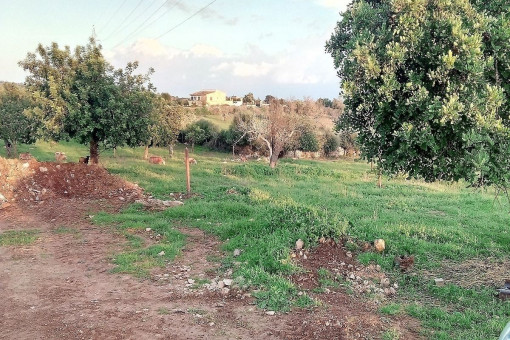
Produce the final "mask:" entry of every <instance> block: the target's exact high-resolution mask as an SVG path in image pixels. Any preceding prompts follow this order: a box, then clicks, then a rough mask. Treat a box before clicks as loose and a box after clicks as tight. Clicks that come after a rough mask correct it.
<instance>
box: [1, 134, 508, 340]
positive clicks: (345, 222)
mask: <svg viewBox="0 0 510 340" xmlns="http://www.w3.org/2000/svg"><path fill="white" fill-rule="evenodd" d="M2 149H3V148H2ZM21 151H30V152H31V153H32V154H33V155H34V156H35V157H36V158H37V160H38V161H51V160H52V159H53V153H54V152H55V151H65V152H66V154H67V155H68V159H69V160H71V161H73V160H77V159H78V157H79V156H81V155H85V154H87V150H86V148H85V147H83V146H80V145H77V144H75V143H73V142H69V143H60V144H59V145H54V146H51V145H50V144H48V143H45V142H38V143H37V144H36V145H35V146H30V148H29V147H28V146H22V147H21ZM151 153H152V154H154V155H160V156H163V157H165V158H166V160H167V162H166V165H163V166H154V165H150V164H148V163H147V162H145V161H143V160H142V159H141V158H142V154H143V150H142V149H128V148H123V149H119V150H118V152H117V157H115V158H114V157H113V155H112V153H111V152H109V151H105V152H103V153H102V154H101V160H100V161H101V163H102V165H103V166H104V167H105V168H106V169H107V170H108V171H109V172H110V173H112V174H116V175H118V176H120V177H122V178H123V179H125V180H127V181H130V182H133V183H137V184H138V185H139V186H140V187H142V188H143V189H145V191H146V193H150V194H151V195H153V196H154V197H156V198H160V199H172V198H175V197H178V196H179V193H181V192H183V191H185V177H184V170H183V169H184V164H183V161H182V159H183V149H182V147H179V148H177V150H176V154H175V156H174V158H173V159H170V158H168V157H167V152H166V151H165V150H164V149H151ZM0 155H1V156H5V155H4V154H0ZM193 157H195V158H196V159H197V160H198V164H197V165H194V166H193V167H192V191H193V192H194V193H196V195H194V196H192V197H191V198H189V199H186V200H185V203H184V205H182V206H179V207H175V208H169V209H167V210H164V211H145V210H143V209H142V207H141V206H140V205H139V204H123V205H122V206H118V207H117V205H116V204H113V203H111V202H110V201H107V203H108V202H110V203H109V204H106V205H104V204H101V203H97V204H96V203H94V202H87V204H90V206H86V207H82V208H81V210H80V209H79V208H76V206H74V209H75V210H76V211H77V212H76V213H83V215H84V216H85V215H86V216H91V217H90V218H89V219H88V221H87V223H88V224H86V225H84V224H79V225H78V226H76V227H73V226H72V223H65V220H59V223H60V224H59V225H55V224H54V223H55V222H52V221H51V219H49V220H48V221H47V223H46V222H45V223H46V224H47V228H49V229H48V230H51V232H52V237H54V238H58V237H65V238H66V240H68V241H69V242H68V243H67V244H68V245H69V246H70V247H71V246H73V245H74V244H75V241H73V240H82V239H83V238H82V236H80V235H81V234H83V233H86V232H87V230H90V228H93V230H94V233H95V234H94V237H96V239H97V240H98V242H100V243H105V244H106V245H107V246H108V252H106V253H104V252H103V253H101V254H102V255H101V256H102V257H101V261H104V260H105V259H106V260H107V264H104V265H103V267H101V268H107V269H108V272H106V273H102V274H101V275H103V276H102V279H104V280H107V281H109V282H110V284H109V288H110V289H113V288H112V287H114V286H115V284H116V283H115V280H120V281H122V284H124V283H125V282H127V281H126V280H133V281H132V282H133V286H136V289H137V291H140V292H141V291H142V290H143V287H145V286H149V287H148V288H147V292H145V293H140V294H142V296H144V297H146V298H147V299H148V301H152V302H153V303H154V305H153V306H150V307H147V309H150V311H149V312H147V313H150V312H153V313H154V314H156V315H158V317H160V318H162V320H166V321H169V320H174V321H175V318H174V319H172V317H174V316H175V317H177V318H178V319H179V320H180V321H182V322H191V323H192V324H193V325H194V326H195V328H196V329H194V331H196V332H198V333H193V334H202V335H204V334H205V335H204V336H206V337H207V336H209V337H210V338H234V337H237V338H248V337H253V336H255V338H257V336H258V337H259V338H260V337H264V338H289V339H293V338H294V339H295V338H300V336H298V335H297V334H293V333H292V329H299V330H300V332H301V334H303V338H317V339H321V338H326V337H327V338H335V336H336V338H339V339H351V338H357V337H358V336H359V338H364V339H408V338H410V336H413V337H414V338H420V337H421V338H423V339H497V337H498V335H499V333H500V332H501V330H502V329H503V328H504V326H505V325H506V323H507V322H508V321H509V320H510V302H508V301H506V302H504V301H501V300H499V299H498V298H497V297H496V296H495V294H496V288H499V287H501V286H502V285H503V283H504V280H505V279H510V229H509V221H510V206H509V204H508V200H507V198H506V197H504V196H503V195H498V196H496V192H495V191H494V190H493V189H491V188H486V189H485V188H484V189H473V188H466V184H465V183H462V182H461V183H449V182H448V183H446V182H440V183H425V182H422V181H419V180H407V179H405V178H404V177H397V178H385V179H384V181H383V185H384V187H383V188H381V189H379V188H377V187H376V178H375V174H374V173H372V172H371V171H370V166H369V165H367V164H366V163H364V162H362V161H357V160H347V159H342V160H335V161H331V160H322V161H305V160H292V159H284V160H281V162H280V164H279V165H278V167H277V168H276V169H274V170H272V169H270V168H269V167H268V166H267V164H262V163H260V162H257V161H249V162H246V163H238V162H233V161H232V160H231V157H230V155H228V154H222V153H215V152H210V151H208V150H206V149H201V148H197V149H196V150H195V154H194V155H193ZM171 193H172V195H170V194H171ZM59 202H60V204H65V203H62V202H64V201H59ZM116 202H117V203H119V202H118V201H116ZM75 203H76V202H74V203H73V204H75ZM103 203H104V202H103ZM117 208H118V209H117ZM9 209H16V207H14V208H13V207H11V208H8V209H5V210H3V211H2V210H0V214H9ZM34 209H36V208H34V207H32V208H30V209H27V210H26V211H28V212H33V214H34V216H35V215H36V214H37V213H36V212H35V210H34ZM0 216H1V215H0ZM9 216H13V215H9ZM75 218H78V219H79V218H80V217H77V216H75ZM82 219H83V218H82ZM22 222H23V223H24V224H25V225H32V226H33V227H32V228H29V229H30V230H28V229H26V230H25V229H23V228H22V227H21V225H22V223H21V222H20V223H18V224H16V225H14V224H15V223H10V224H9V223H6V222H0V232H1V234H0V256H2V262H3V263H5V261H6V260H11V261H15V262H16V263H17V265H19V266H21V265H22V264H23V265H25V264H27V263H30V262H29V261H28V260H27V261H28V262H22V259H23V256H22V255H21V253H23V249H25V250H26V249H28V250H26V251H27V252H29V253H30V252H31V254H32V255H31V256H33V257H34V258H38V256H39V257H41V256H42V257H43V258H44V256H45V255H44V254H47V253H48V252H50V250H48V249H45V250H44V251H42V253H38V254H39V255H33V254H35V253H37V249H38V247H39V248H40V247H41V242H42V241H43V240H44V239H45V237H46V236H44V237H43V236H41V235H47V233H46V231H45V229H44V228H43V227H39V228H36V223H32V224H31V223H28V222H27V221H26V220H25V221H22ZM90 223H92V224H90ZM91 226H92V227H91ZM147 228H150V230H151V232H154V233H155V234H157V235H160V236H159V238H156V239H151V240H146V239H145V237H144V233H145V230H148V229H147ZM38 233H39V234H38ZM38 235H39V238H38ZM108 235H113V236H112V238H113V239H111V240H105V239H103V238H108ZM321 238H324V239H326V240H328V239H329V238H334V239H335V242H337V243H338V244H339V246H335V245H334V244H333V245H332V243H320V242H319V240H320V239H321ZM377 238H383V239H384V240H385V241H386V250H385V251H384V252H383V253H377V252H376V251H373V250H371V249H367V248H369V247H368V245H367V243H370V242H372V241H373V240H375V239H377ZM298 239H302V240H304V247H305V253H304V254H305V255H307V256H305V257H309V258H310V260H309V261H308V260H307V259H306V258H304V257H303V255H300V254H299V251H297V252H294V251H293V249H294V247H295V243H296V241H297V240H298ZM100 240H101V241H100ZM73 242H74V243H73ZM76 242H78V241H76ZM200 242H205V243H204V244H202V245H201V244H200ZM119 244H120V245H119ZM122 245H123V246H122ZM30 247H35V248H34V249H32V248H30ZM328 247H329V248H328ZM236 250H237V254H236V255H234V252H236ZM326 250H327V251H326ZM62 251H64V250H62ZM67 251H69V252H71V253H74V251H73V250H72V249H68V250H67ZM162 251H163V252H164V256H161V255H160V254H161V252H162ZM34 252H35V253H34ZM239 253H240V254H239ZM13 254H14V255H13ZM41 254H42V255H41ZM187 254H188V255H189V254H192V256H193V257H195V259H197V261H198V262H197V263H195V262H193V261H190V259H189V256H188V255H187ZM328 254H329V255H328ZM347 254H349V255H350V254H354V258H353V259H351V258H350V256H348V255H347ZM89 255H90V256H98V255H97V254H96V255H94V254H92V253H91V254H89ZM319 255H320V256H319ZM400 255H409V256H414V265H413V266H412V267H411V268H410V269H409V270H408V271H406V272H402V271H401V270H399V268H398V267H396V266H395V264H394V259H395V257H396V256H400ZM46 256H47V255H46ZM76 256H77V255H76ZM187 256H188V257H187ZM328 256H338V258H339V259H340V258H341V259H342V261H343V262H345V264H349V263H351V262H349V261H351V260H352V261H353V262H352V265H353V267H355V268H357V269H360V270H359V272H360V273H369V272H370V270H371V269H370V268H375V266H377V265H379V266H380V268H381V271H382V274H377V275H378V276H377V275H376V276H374V275H372V276H370V275H368V274H367V275H368V276H367V277H364V278H362V281H363V279H364V281H370V282H372V281H373V282H374V284H376V285H378V284H379V281H378V280H381V277H383V278H389V280H390V282H391V284H392V285H393V284H394V283H396V285H395V287H397V289H396V293H395V294H380V293H378V292H377V291H373V290H372V291H370V290H366V291H364V292H360V291H359V290H357V288H356V287H357V286H356V285H357V283H356V282H354V281H352V280H350V279H349V277H348V272H347V271H346V270H343V269H340V270H338V268H339V267H338V268H337V267H335V266H332V265H328V260H329V259H328V258H327V257H328ZM200 257H204V259H202V260H198V259H199V258H200ZM20 259H21V260H20ZM312 260H313V261H312ZM20 261H21V262H20ZM174 261H175V262H174ZM307 261H308V262H307ZM329 262H331V261H329ZM194 264H195V267H193V265H194ZM312 264H313V265H312ZM108 266H109V267H108ZM172 266H173V267H172ZM175 266H180V267H179V268H183V267H186V266H191V267H193V268H192V269H191V272H192V273H193V275H196V276H192V277H190V278H191V281H189V282H188V284H189V285H191V287H195V286H196V288H197V289H196V291H195V292H203V291H205V293H203V294H205V295H200V294H198V295H197V294H195V295H193V299H192V300H193V302H192V303H191V304H190V305H189V306H186V305H185V304H184V302H182V301H181V302H180V303H181V304H184V305H183V306H185V307H182V306H181V307H179V308H181V309H182V310H183V311H184V312H183V313H182V314H183V315H181V313H180V312H174V310H175V309H176V308H178V307H175V305H172V303H171V302H169V301H168V302H166V304H165V303H156V302H154V300H153V299H152V300H151V298H150V297H149V296H148V295H150V294H154V295H157V294H160V293H157V292H155V288H154V287H153V285H154V284H153V282H155V280H156V279H155V278H161V277H164V273H165V270H166V269H168V268H170V267H172V268H175ZM18 270H20V271H21V272H23V271H22V268H21V267H19V268H18ZM353 270H354V269H353ZM23 273H25V272H23ZM25 274H26V275H28V274H27V273H25ZM346 274H347V276H346ZM5 275H6V274H3V276H4V278H3V280H5ZM91 275H94V274H91ZM381 275H382V276H381ZM360 276H361V274H360ZM217 277H229V278H231V279H232V280H233V284H232V290H231V291H230V293H229V294H232V292H234V291H235V292H236V294H237V295H234V296H231V295H227V297H225V296H221V293H218V294H220V296H219V297H218V296H216V295H212V296H209V297H207V298H203V299H204V300H203V301H201V300H200V299H201V296H208V295H207V294H208V293H209V291H208V289H207V288H205V287H209V286H210V284H211V283H212V282H213V281H214V282H216V281H217V279H216V278H217ZM308 278H310V280H311V281H313V282H315V283H316V284H315V285H313V287H312V286H308V285H307V284H305V283H303V282H306V280H307V279H308ZM436 278H443V279H444V280H445V285H436V284H434V279H436ZM0 279H2V277H1V276H0ZM65 279H66V278H65V277H64V278H62V280H65ZM9 280H14V278H9ZM84 280H85V278H84ZM158 280H159V279H158ZM188 280H189V279H188ZM310 280H309V281H308V282H310ZM314 280H315V281H314ZM130 282H131V281H130ZM157 282H159V281H157ZM370 282H369V283H368V284H366V285H370ZM171 284H172V283H171ZM175 285H177V284H176V283H175ZM131 288H132V286H131ZM174 288H175V287H174ZM126 289H127V288H126ZM176 289H177V288H176ZM148 292H150V294H149V293H148ZM157 296H159V295H157ZM236 297H237V298H236ZM245 297H246V299H245ZM59 298H61V299H65V295H63V296H62V295H59ZM181 298H182V296H181ZM217 299H219V300H221V301H225V299H226V301H227V302H226V303H232V304H233V306H234V307H232V308H233V310H236V311H242V313H243V314H242V316H243V317H242V320H241V319H240V320H241V321H242V322H244V323H248V324H250V326H249V327H245V328H243V327H240V328H241V330H239V327H234V326H232V322H235V320H236V319H235V317H232V315H230V318H231V319H229V316H228V315H223V316H222V317H223V318H224V319H221V318H220V316H218V314H214V312H213V311H212V310H209V309H207V308H205V307H204V308H205V309H204V310H202V309H200V306H201V305H202V304H205V305H207V303H209V302H210V301H213V302H212V303H213V305H214V304H216V303H217V301H219V300H217ZM230 299H232V300H230ZM184 300H185V299H184ZM137 301H138V300H137ZM163 301H165V300H163ZM204 301H205V302H204ZM207 301H209V302H207ZM160 302H161V301H160ZM252 303H253V304H256V306H257V307H256V308H255V307H254V306H252V305H251V304H252ZM340 304H342V306H343V307H342V308H340V307H339V305H340ZM64 305H65V304H64ZM64 305H62V308H64V307H63V306H64ZM13 306H14V305H13ZM124 307H125V306H124ZM112 308H113V307H112ZM125 308H127V307H125ZM211 308H212V307H211ZM250 308H251V309H250ZM350 309H352V311H351V310H350ZM0 310H1V309H0ZM140 310H141V311H142V312H140V313H141V314H145V313H146V312H145V311H144V308H142V307H140ZM121 311H122V308H121ZM265 312H270V313H269V314H272V312H275V313H276V315H274V316H272V315H268V314H266V313H265ZM70 313H71V312H70ZM239 313H241V312H239ZM349 313H353V315H355V316H356V317H357V318H358V319H359V320H360V321H359V323H356V322H357V321H356V322H355V321H353V320H351V319H349V317H348V314H349ZM197 315H199V316H197ZM201 315H202V316H201ZM328 315H329V316H328ZM213 316H214V317H213ZM186 317H188V318H186ZM208 317H211V318H213V319H214V320H213V319H208ZM236 317H239V316H236ZM271 317H273V318H274V317H275V318H277V319H276V320H278V321H277V322H276V321H275V320H274V319H268V318H271ZM328 317H330V318H333V319H327V318H328ZM156 318H157V317H156V316H153V319H152V321H154V320H155V319H156ZM165 318H166V319H165ZM206 319H207V320H208V322H205V323H204V322H202V321H204V320H206ZM220 319H221V320H227V321H225V322H224V323H222V322H221V321H219V320H220ZM130 320H131V319H130ZM201 320H202V321H201ZM211 320H213V321H211ZM232 320H234V321H232ZM374 320H375V321H374ZM305 321H306V322H307V323H305ZM154 322H156V321H154ZM118 323H119V324H122V322H120V321H118ZM211 323H212V324H213V325H216V326H217V327H218V329H216V332H212V331H209V330H208V327H212V328H214V327H213V326H209V325H210V324H211ZM314 323H317V324H319V323H320V327H319V326H312V324H314ZM370 325H371V326H370ZM220 326H221V327H220ZM298 326H299V327H298ZM105 327H106V326H105ZM222 327H223V328H222ZM296 327H298V328H296ZM197 329H198V330H197ZM235 329H236V330H237V331H236V330H235ZM267 329H270V331H267ZM112 332H113V328H112ZM161 332H162V333H161V334H164V332H163V331H161ZM200 332H202V333H200ZM211 332H212V333H211ZM86 334H88V335H91V337H94V336H98V334H108V332H106V333H86ZM94 334H95V335H94ZM112 334H113V333H112ZM144 334H145V336H147V334H151V333H144ZM335 334H336V335H335ZM191 338H193V337H191Z"/></svg>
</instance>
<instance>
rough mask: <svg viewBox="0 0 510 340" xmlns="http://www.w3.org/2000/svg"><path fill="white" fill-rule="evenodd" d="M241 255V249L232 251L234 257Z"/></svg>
mask: <svg viewBox="0 0 510 340" xmlns="http://www.w3.org/2000/svg"><path fill="white" fill-rule="evenodd" d="M239 255H241V249H234V257H238V256H239Z"/></svg>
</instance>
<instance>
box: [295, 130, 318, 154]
mask: <svg viewBox="0 0 510 340" xmlns="http://www.w3.org/2000/svg"><path fill="white" fill-rule="evenodd" d="M299 148H300V149H301V150H303V151H305V152H317V151H319V149H320V148H319V141H318V140H317V136H316V135H315V133H314V132H313V131H312V130H311V129H309V128H305V129H304V131H303V132H302V133H301V136H299Z"/></svg>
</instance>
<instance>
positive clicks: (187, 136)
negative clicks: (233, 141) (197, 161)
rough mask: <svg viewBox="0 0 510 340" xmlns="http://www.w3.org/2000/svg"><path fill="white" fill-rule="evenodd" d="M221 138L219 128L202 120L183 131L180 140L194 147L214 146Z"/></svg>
mask: <svg viewBox="0 0 510 340" xmlns="http://www.w3.org/2000/svg"><path fill="white" fill-rule="evenodd" d="M218 136H219V130H218V128H217V127H216V126H215V125H214V124H213V123H211V122H209V121H207V120H205V119H201V120H199V121H197V122H195V123H193V124H191V125H189V126H188V127H187V128H186V130H184V131H182V132H181V134H180V136H179V139H181V140H183V141H186V142H188V143H191V145H192V147H193V146H194V145H206V144H207V145H214V144H215V143H216V140H217V139H218Z"/></svg>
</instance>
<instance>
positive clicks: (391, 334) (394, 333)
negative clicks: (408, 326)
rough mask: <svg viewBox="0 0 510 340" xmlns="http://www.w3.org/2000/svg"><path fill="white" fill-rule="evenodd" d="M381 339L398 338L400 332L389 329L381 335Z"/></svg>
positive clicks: (391, 339) (394, 339) (395, 339)
mask: <svg viewBox="0 0 510 340" xmlns="http://www.w3.org/2000/svg"><path fill="white" fill-rule="evenodd" d="M382 338H383V340H399V339H400V332H399V331H398V330H397V329H395V328H392V329H389V330H387V331H386V332H384V333H383V335H382Z"/></svg>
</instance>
